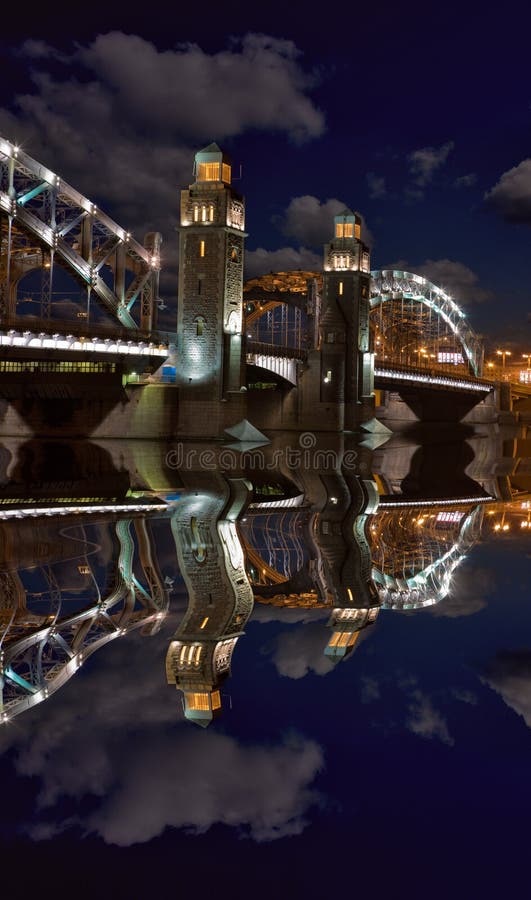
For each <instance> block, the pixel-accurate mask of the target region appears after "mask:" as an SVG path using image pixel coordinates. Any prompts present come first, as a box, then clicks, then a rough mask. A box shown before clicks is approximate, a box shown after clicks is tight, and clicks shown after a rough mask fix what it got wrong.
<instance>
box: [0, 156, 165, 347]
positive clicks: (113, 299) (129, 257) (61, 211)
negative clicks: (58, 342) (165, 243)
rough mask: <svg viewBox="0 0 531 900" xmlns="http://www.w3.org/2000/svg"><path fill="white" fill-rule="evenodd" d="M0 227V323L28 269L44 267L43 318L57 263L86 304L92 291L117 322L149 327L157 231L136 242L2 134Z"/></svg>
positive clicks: (12, 309) (155, 297)
mask: <svg viewBox="0 0 531 900" xmlns="http://www.w3.org/2000/svg"><path fill="white" fill-rule="evenodd" d="M0 226H1V227H0V239H1V245H2V246H1V251H2V253H1V255H2V268H1V269H0V322H5V321H6V320H10V319H11V318H13V317H14V314H15V306H16V292H17V285H18V282H19V281H20V280H21V278H23V277H24V275H26V274H28V273H29V272H31V271H32V270H34V269H42V271H43V281H45V284H44V286H43V298H42V309H41V316H42V317H43V318H49V316H50V310H51V286H52V279H53V270H54V264H56V263H57V264H59V265H60V266H61V267H62V268H63V269H65V270H66V271H68V272H69V273H70V274H71V275H72V276H73V277H74V278H75V279H76V281H77V282H78V283H80V284H82V285H84V286H85V287H86V290H87V302H88V301H89V300H90V296H91V295H92V294H93V295H94V296H95V298H96V299H97V301H98V302H99V304H100V305H101V306H102V307H103V308H104V309H105V310H107V312H110V313H111V314H112V315H113V316H114V317H115V318H117V319H118V320H119V322H120V323H121V324H122V325H125V326H126V327H128V328H132V329H137V328H139V327H140V328H142V329H143V330H146V331H151V329H152V328H154V327H155V309H156V303H157V300H158V278H159V268H160V245H161V236H160V234H158V232H153V233H151V234H148V235H146V238H145V246H143V247H142V246H141V245H140V244H139V243H137V241H135V240H133V238H132V237H131V235H130V234H129V233H128V232H127V231H125V230H124V229H123V228H121V227H120V226H119V225H117V224H116V222H113V220H112V219H110V218H109V217H108V216H106V215H105V213H103V212H101V211H100V210H99V209H98V208H97V206H96V205H95V204H94V203H92V202H91V201H90V200H88V199H87V198H86V197H84V196H83V195H82V194H80V193H79V191H76V190H75V189H74V188H73V187H71V186H70V185H69V184H67V183H66V182H65V181H63V179H62V178H60V176H59V175H56V174H55V173H54V172H51V171H50V169H48V168H47V167H46V166H44V165H42V164H41V163H39V162H37V160H35V159H32V158H31V156H28V154H27V153H24V152H23V150H21V149H20V148H19V147H17V146H16V145H15V144H12V143H11V142H10V141H7V140H5V139H3V138H0ZM104 274H105V275H106V276H107V277H106V279H105V278H104V277H103V275H104ZM109 282H111V284H112V286H110V284H109ZM135 306H140V322H139V323H138V322H137V321H136V320H135V318H134V317H133V315H132V313H133V309H134V307H135Z"/></svg>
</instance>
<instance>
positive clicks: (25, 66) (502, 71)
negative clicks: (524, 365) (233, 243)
mask: <svg viewBox="0 0 531 900" xmlns="http://www.w3.org/2000/svg"><path fill="white" fill-rule="evenodd" d="M6 18H7V22H6ZM528 24H529V14H528V10H527V6H526V4H523V3H514V2H509V3H507V4H504V6H503V10H501V9H497V8H495V7H492V6H487V5H484V4H473V3H453V2H450V3H445V4H437V5H431V6H428V5H426V4H420V3H418V4H417V3H402V4H383V3H373V4H365V5H364V6H363V7H359V6H357V5H354V4H352V5H347V4H339V5H336V6H335V7H334V9H333V11H330V12H329V11H328V9H325V8H322V9H320V10H318V11H315V12H310V10H309V9H308V7H307V6H303V5H302V4H291V5H284V4H279V3H268V4H263V5H253V4H249V3H247V4H243V3H230V2H229V3H224V4H211V3H209V4H207V5H206V6H204V7H196V6H194V5H192V4H190V5H188V6H183V5H179V7H177V6H175V5H174V4H172V5H165V4H162V5H160V4H159V5H157V7H156V8H154V9H151V8H147V7H146V8H143V9H142V10H136V11H135V10H132V9H131V8H130V7H129V6H128V7H124V6H122V5H119V6H116V7H114V8H113V9H112V10H111V9H110V8H109V6H108V5H106V4H102V3H100V2H95V3H92V4H91V6H90V14H87V15H86V16H83V15H82V14H81V13H80V12H79V13H78V12H76V14H75V16H73V14H72V11H71V8H70V7H67V6H62V5H60V4H53V5H52V6H51V7H50V8H48V9H47V11H46V15H44V16H38V17H30V19H29V21H28V17H27V16H19V15H17V14H16V13H15V11H14V8H13V7H11V8H10V10H9V12H8V13H7V14H4V16H3V27H2V35H1V37H0V48H1V59H2V75H3V77H2V79H1V81H0V101H1V109H0V133H3V134H4V135H5V136H6V137H8V138H10V139H12V140H14V141H18V142H20V143H21V144H22V145H23V146H24V148H25V149H26V151H27V152H28V153H29V154H30V155H32V156H34V157H36V158H37V159H39V160H42V161H43V162H45V163H47V164H48V165H49V166H50V167H51V168H52V170H53V171H57V172H58V173H60V174H61V175H62V176H63V177H64V178H66V179H67V180H68V181H70V183H71V184H73V185H74V186H75V187H76V188H78V189H79V190H82V191H83V192H84V193H85V194H86V195H87V196H89V197H90V198H91V199H93V200H94V201H95V202H97V203H98V205H100V206H101V207H102V208H103V209H104V210H106V211H107V212H108V213H109V214H111V215H112V216H113V217H114V218H116V220H117V221H118V222H119V223H120V224H121V225H123V226H124V227H127V228H128V229H129V230H131V231H133V232H134V234H135V236H136V237H137V238H139V239H140V240H142V237H143V234H144V232H145V231H147V230H150V229H154V228H156V229H159V230H161V231H162V232H163V234H164V241H165V243H164V252H163V263H164V266H165V277H164V280H163V290H164V294H165V300H166V302H167V304H168V307H169V309H168V310H167V311H166V313H165V318H164V324H165V326H168V327H169V326H170V325H171V324H172V323H174V321H175V318H174V317H175V303H176V299H175V293H176V253H177V237H176V235H175V232H174V228H175V225H176V224H177V212H178V189H179V188H180V187H181V186H183V185H186V184H187V183H189V182H190V181H191V180H192V177H191V173H192V163H193V155H194V152H195V151H196V150H197V149H199V148H201V147H202V146H204V145H205V144H207V143H209V142H210V141H212V140H217V141H218V142H219V143H220V144H221V145H222V146H223V148H224V149H226V150H227V151H228V152H229V153H230V154H231V155H232V157H233V160H234V163H235V170H234V171H235V172H236V173H239V167H240V165H241V167H242V180H241V182H237V184H238V185H239V186H240V187H241V190H242V191H243V192H244V193H245V195H246V198H247V211H248V213H247V228H248V231H249V233H250V236H249V238H248V242H247V244H248V251H249V252H248V254H247V273H248V275H255V274H260V273H262V272H268V271H276V270H281V269H286V268H314V267H315V268H317V267H319V266H320V260H321V250H322V244H323V242H324V241H325V240H326V239H328V237H329V236H330V233H331V218H332V216H333V215H334V214H335V213H337V212H338V211H339V210H340V209H341V208H343V207H344V205H348V206H350V207H352V208H354V209H357V210H359V211H360V212H361V213H362V214H363V216H364V220H365V222H366V231H365V237H366V238H367V239H368V240H369V241H370V243H371V244H372V247H373V255H372V265H373V267H374V268H383V267H385V266H389V265H399V266H402V267H407V268H409V269H411V270H413V271H417V272H420V273H422V274H425V275H426V276H428V277H430V278H431V279H432V280H434V281H435V282H436V283H439V284H440V285H441V286H443V287H446V289H447V290H448V291H449V292H451V293H452V295H453V296H454V297H455V298H456V299H457V300H458V302H459V303H461V304H462V305H463V306H464V307H465V308H466V309H467V311H468V312H469V314H470V321H471V324H472V325H473V327H475V328H476V330H478V331H479V332H481V333H485V334H488V335H490V336H491V338H492V346H493V347H494V348H495V347H496V346H498V345H500V344H503V345H504V346H506V347H509V346H510V347H512V348H513V351H514V350H516V351H517V352H528V351H529V350H530V346H529V344H530V341H531V335H530V334H529V301H528V299H527V294H528V281H529V263H528V260H529V254H528V243H529V239H530V232H529V224H530V223H531V159H530V149H529V147H530V135H531V93H530V91H529V77H528V69H529V43H528V42H529V38H528V27H527V25H528Z"/></svg>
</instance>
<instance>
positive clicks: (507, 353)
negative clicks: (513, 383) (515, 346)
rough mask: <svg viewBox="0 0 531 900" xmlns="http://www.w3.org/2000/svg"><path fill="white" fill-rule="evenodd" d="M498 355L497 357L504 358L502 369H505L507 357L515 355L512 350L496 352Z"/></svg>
mask: <svg viewBox="0 0 531 900" xmlns="http://www.w3.org/2000/svg"><path fill="white" fill-rule="evenodd" d="M496 355H497V356H501V358H502V368H503V369H505V357H506V356H512V355H513V354H512V353H511V351H510V350H496Z"/></svg>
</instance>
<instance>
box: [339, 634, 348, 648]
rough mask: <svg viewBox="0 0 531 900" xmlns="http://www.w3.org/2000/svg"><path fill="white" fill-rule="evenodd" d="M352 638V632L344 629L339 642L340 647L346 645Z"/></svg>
mask: <svg viewBox="0 0 531 900" xmlns="http://www.w3.org/2000/svg"><path fill="white" fill-rule="evenodd" d="M349 639H350V634H349V632H348V631H344V632H343V634H342V635H340V638H339V640H338V642H337V646H338V647H346V646H347V644H348V642H349Z"/></svg>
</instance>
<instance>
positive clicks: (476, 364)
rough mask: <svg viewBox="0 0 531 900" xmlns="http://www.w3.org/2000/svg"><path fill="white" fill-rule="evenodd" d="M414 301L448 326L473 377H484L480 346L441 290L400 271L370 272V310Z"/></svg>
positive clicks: (418, 276)
mask: <svg viewBox="0 0 531 900" xmlns="http://www.w3.org/2000/svg"><path fill="white" fill-rule="evenodd" d="M402 298H403V299H407V300H416V301H418V302H419V303H422V304H424V305H425V306H427V307H428V308H429V309H432V310H433V311H434V312H435V313H436V314H437V315H438V316H440V317H441V319H442V320H443V321H444V322H445V323H446V324H447V325H448V327H449V328H450V329H451V331H452V332H453V334H454V335H455V337H456V338H457V340H458V341H459V343H460V345H461V347H462V348H463V350H464V355H465V358H466V359H467V360H468V364H469V366H470V368H471V369H472V372H473V373H474V375H482V373H483V345H482V342H481V340H480V338H479V337H478V336H477V334H475V332H474V331H473V330H472V328H471V327H470V326H469V325H468V323H467V321H466V317H465V313H464V312H463V310H462V309H460V307H459V306H458V305H457V303H455V302H454V301H453V300H452V298H451V297H450V296H449V294H447V293H446V292H445V291H443V289H442V288H440V287H437V285H435V284H432V282H431V281H428V280H427V279H426V278H423V277H422V276H421V275H415V274H414V273H413V272H403V271H401V270H400V269H381V270H375V271H373V272H371V309H375V308H376V307H377V306H380V305H381V304H382V303H385V302H386V301H389V300H401V299H402Z"/></svg>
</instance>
